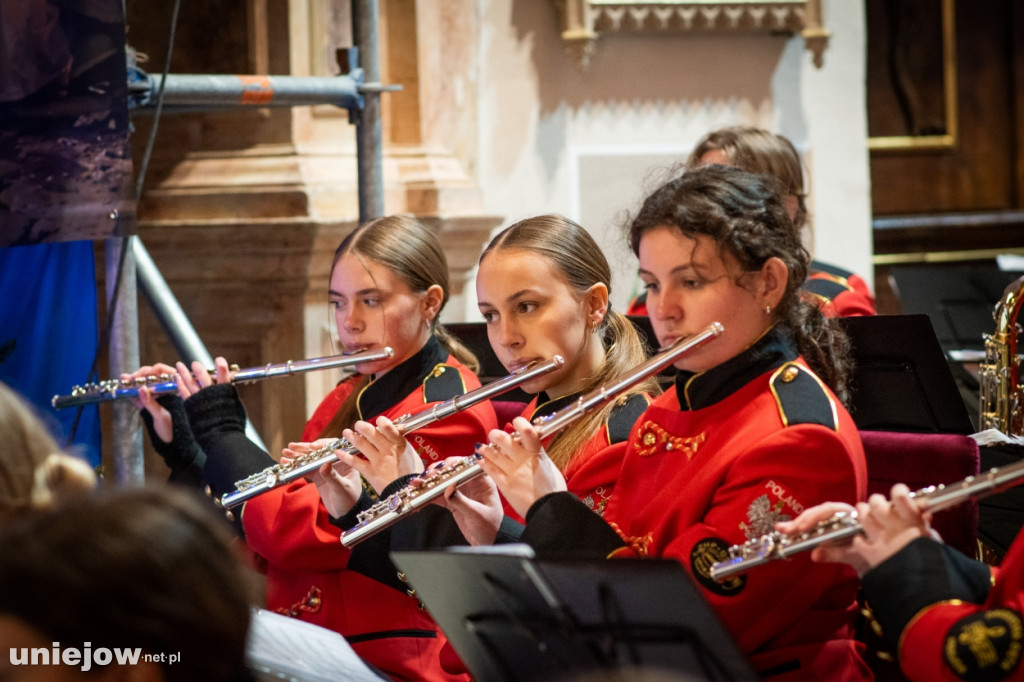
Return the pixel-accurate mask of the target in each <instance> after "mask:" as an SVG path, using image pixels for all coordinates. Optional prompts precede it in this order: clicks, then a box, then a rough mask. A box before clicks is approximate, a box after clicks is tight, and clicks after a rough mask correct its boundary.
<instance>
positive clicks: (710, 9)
mask: <svg viewBox="0 0 1024 682" xmlns="http://www.w3.org/2000/svg"><path fill="white" fill-rule="evenodd" d="M554 2H555V4H556V5H557V6H558V8H559V11H560V13H561V21H562V27H561V28H562V41H563V42H564V43H565V49H566V52H567V53H568V54H569V55H570V56H572V57H573V58H574V59H575V61H576V64H577V66H579V67H580V69H581V70H583V71H586V70H587V68H588V67H589V65H590V58H591V56H592V55H593V54H594V50H595V48H596V44H597V39H598V38H599V37H600V36H601V35H602V34H605V33H615V32H634V33H658V32H670V33H696V32H715V33H723V32H730V33H771V34H784V35H794V34H797V33H799V34H800V35H802V36H803V38H804V43H805V45H806V46H807V49H808V50H810V51H811V52H812V53H813V54H814V65H815V66H817V67H818V68H821V65H822V63H823V61H824V53H825V48H826V47H827V45H828V38H829V35H831V34H830V33H829V31H828V30H827V29H825V27H824V26H822V24H821V0H732V1H731V2H723V1H720V0H689V1H688V2H683V1H682V0H645V1H642V0H554Z"/></svg>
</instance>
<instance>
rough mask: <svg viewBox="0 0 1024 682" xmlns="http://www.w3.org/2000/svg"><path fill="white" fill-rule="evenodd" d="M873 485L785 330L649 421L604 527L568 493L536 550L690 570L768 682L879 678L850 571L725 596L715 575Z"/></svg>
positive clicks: (785, 565)
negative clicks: (812, 512) (786, 527)
mask: <svg viewBox="0 0 1024 682" xmlns="http://www.w3.org/2000/svg"><path fill="white" fill-rule="evenodd" d="M866 486H867V472H866V466H865V462H864V453H863V449H862V447H861V443H860V437H859V435H858V433H857V430H856V427H855V426H854V424H853V421H852V419H851V418H850V416H849V414H848V413H847V412H846V410H845V409H844V408H843V407H842V406H841V405H840V404H839V402H838V400H837V399H836V398H835V396H834V395H833V394H832V393H831V391H829V390H828V388H826V387H825V386H824V384H823V383H822V382H821V381H820V379H819V378H818V377H817V376H815V375H814V373H813V372H811V371H810V369H808V368H807V366H806V364H805V363H804V361H803V360H802V359H801V358H800V357H798V355H797V352H796V350H795V345H794V343H793V341H792V339H791V338H790V336H789V334H788V332H786V331H783V330H780V329H778V328H776V329H774V330H772V331H770V332H769V333H767V334H766V335H765V336H764V337H762V338H761V339H760V340H759V341H758V342H757V343H756V344H754V346H752V347H751V348H749V349H748V350H747V351H745V352H744V353H742V354H740V355H739V356H737V357H735V358H733V359H732V360H729V361H727V362H726V363H724V364H722V365H720V366H719V367H716V368H714V369H712V370H710V371H708V372H704V373H701V374H697V375H693V374H690V373H684V372H681V373H680V374H679V375H678V377H677V380H676V384H675V386H674V387H673V389H670V390H669V391H668V392H666V393H665V394H664V395H662V396H661V397H660V398H658V399H657V400H655V402H654V403H653V404H652V405H651V407H650V408H649V409H648V410H647V411H646V412H645V413H644V414H643V415H642V416H641V417H640V419H639V421H638V422H637V424H636V426H635V427H634V430H633V432H632V434H631V435H630V439H629V442H628V444H627V446H626V454H625V456H624V458H623V463H622V469H621V471H620V474H619V477H618V481H617V483H616V487H615V492H614V493H613V495H612V498H611V501H610V502H609V503H608V507H607V510H606V512H605V515H604V521H605V522H607V525H605V526H604V528H600V527H598V526H596V525H595V523H594V520H592V519H591V518H588V517H594V515H593V514H587V515H584V514H582V513H581V512H580V511H579V510H581V509H583V506H582V505H579V504H578V503H575V504H573V502H572V498H571V497H570V496H567V495H565V494H564V493H556V494H553V495H548V496H546V497H544V498H541V499H540V500H538V501H537V502H536V503H535V504H534V505H533V507H531V509H530V510H529V512H528V515H527V524H526V529H525V531H524V533H523V540H524V541H526V542H528V543H530V544H531V545H533V546H534V547H535V549H536V550H537V551H538V554H539V555H540V554H543V553H545V552H548V551H550V552H557V553H560V554H564V553H565V552H566V551H569V550H570V549H571V548H573V547H576V548H579V549H581V550H584V551H589V552H591V553H592V554H594V553H601V554H602V555H609V556H613V557H614V556H623V557H654V558H674V559H677V560H679V561H680V562H681V563H682V564H683V566H684V567H686V568H687V570H688V571H689V572H690V574H691V575H692V576H693V578H694V579H695V581H696V582H697V584H698V585H700V586H701V587H702V588H703V589H702V593H703V595H704V596H705V598H706V599H707V600H708V602H709V603H710V604H711V605H712V606H713V607H714V608H715V610H716V611H717V613H718V615H719V617H720V618H721V619H722V621H723V623H724V624H725V626H726V627H727V628H728V629H729V630H730V632H732V634H733V635H734V637H735V638H736V640H737V642H738V644H739V646H740V647H741V649H742V650H743V651H744V652H745V653H747V654H748V656H749V657H750V660H751V663H752V664H753V665H754V667H755V669H756V670H757V671H758V673H759V674H760V675H761V676H762V677H763V678H765V679H772V680H780V681H781V680H786V681H789V680H862V679H870V678H871V675H870V672H869V671H868V670H867V667H866V666H865V665H864V663H863V661H862V659H861V658H860V654H859V651H860V649H861V646H860V645H859V644H858V643H856V642H855V641H854V640H853V639H852V637H853V624H854V619H855V612H856V602H855V597H856V591H857V580H856V576H855V574H854V573H853V571H852V570H851V569H849V568H848V567H845V566H839V565H827V564H813V563H812V562H811V561H810V558H809V557H808V556H806V555H803V556H800V557H795V558H793V559H792V560H791V561H785V562H782V561H780V562H772V563H769V564H766V565H764V566H761V567H758V568H757V569H755V570H753V571H750V572H749V573H747V574H745V575H741V576H738V577H734V578H732V579H730V580H727V581H726V582H724V583H721V584H719V583H717V582H715V581H714V580H713V579H712V578H711V577H710V574H709V568H710V566H711V564H712V563H714V562H716V561H721V560H725V559H727V558H728V555H727V550H728V548H729V546H731V545H736V544H741V543H743V542H745V541H746V540H749V539H752V538H755V537H760V536H761V535H763V534H764V533H767V532H771V531H772V530H774V524H775V522H776V521H779V520H783V519H788V518H793V517H795V516H797V515H798V514H799V513H800V512H801V511H803V509H805V508H807V507H809V506H811V505H815V504H819V503H821V502H825V501H827V500H845V501H848V502H850V503H853V502H856V501H857V500H860V499H863V498H864V496H865V494H866ZM594 519H596V517H594ZM609 526H610V528H609Z"/></svg>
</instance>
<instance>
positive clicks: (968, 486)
mask: <svg viewBox="0 0 1024 682" xmlns="http://www.w3.org/2000/svg"><path fill="white" fill-rule="evenodd" d="M1022 480H1024V461H1022V462H1015V463H1013V464H1009V465H1007V466H1004V467H999V468H996V469H990V470H989V471H987V472H985V473H983V474H978V475H977V476H968V477H967V478H965V479H963V480H962V481H958V482H956V483H950V484H949V485H935V486H929V487H927V488H922V489H920V490H917V491H914V492H912V493H910V497H911V498H912V499H913V500H914V501H915V502H916V503H917V506H918V507H919V508H920V509H921V511H925V512H938V511H942V510H943V509H949V508H950V507H955V506H956V505H958V504H963V503H964V502H967V501H968V500H972V499H980V498H982V497H988V496H989V495H995V494H996V493H1001V492H1003V491H1004V490H1008V489H1009V488H1012V487H1014V486H1015V485H1017V484H1018V483H1020V482H1021V481H1022ZM862 530H863V529H862V527H861V524H860V520H859V519H858V518H857V514H856V512H839V513H837V514H834V515H832V516H831V517H830V518H828V519H825V520H824V521H822V522H821V523H819V524H818V525H817V526H815V527H814V528H812V529H811V530H809V531H807V532H806V533H801V534H799V535H785V534H783V533H779V532H777V531H776V532H773V533H768V534H767V535H762V536H761V537H759V538H754V539H752V540H748V541H747V542H745V543H743V544H742V545H733V546H732V547H730V548H729V559H728V560H727V561H719V562H717V563H714V564H712V565H711V569H710V572H711V577H712V578H714V579H715V580H718V581H722V580H727V579H729V578H731V577H733V576H734V575H739V574H740V573H745V572H746V571H748V570H750V569H751V568H754V567H755V566H761V565H762V564H766V563H768V562H769V561H774V560H776V559H788V558H789V557H791V556H793V555H794V554H799V553H801V552H806V551H808V550H811V549H814V548H815V547H817V546H819V545H823V544H825V543H829V542H842V541H844V540H849V539H851V538H853V537H854V536H855V535H860V534H861V532H862Z"/></svg>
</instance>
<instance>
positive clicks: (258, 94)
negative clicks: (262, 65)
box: [238, 76, 274, 104]
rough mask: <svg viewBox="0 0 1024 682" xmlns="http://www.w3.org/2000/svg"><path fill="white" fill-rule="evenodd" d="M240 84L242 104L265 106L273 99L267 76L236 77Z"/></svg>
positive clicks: (271, 87)
mask: <svg viewBox="0 0 1024 682" xmlns="http://www.w3.org/2000/svg"><path fill="white" fill-rule="evenodd" d="M238 80H240V81H241V82H242V104H267V103H268V102H270V101H271V100H273V99H274V87H273V86H272V85H271V83H270V78H269V77H268V76H238Z"/></svg>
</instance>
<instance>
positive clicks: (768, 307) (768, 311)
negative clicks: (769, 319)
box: [764, 305, 772, 315]
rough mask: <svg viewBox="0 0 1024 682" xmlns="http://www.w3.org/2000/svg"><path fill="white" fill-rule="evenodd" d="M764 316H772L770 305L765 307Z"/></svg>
mask: <svg viewBox="0 0 1024 682" xmlns="http://www.w3.org/2000/svg"><path fill="white" fill-rule="evenodd" d="M764 314H765V315H771V314H772V307H771V306H770V305H766V306H765V307H764Z"/></svg>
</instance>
